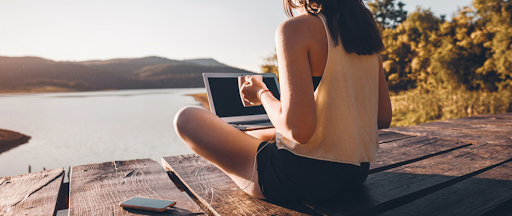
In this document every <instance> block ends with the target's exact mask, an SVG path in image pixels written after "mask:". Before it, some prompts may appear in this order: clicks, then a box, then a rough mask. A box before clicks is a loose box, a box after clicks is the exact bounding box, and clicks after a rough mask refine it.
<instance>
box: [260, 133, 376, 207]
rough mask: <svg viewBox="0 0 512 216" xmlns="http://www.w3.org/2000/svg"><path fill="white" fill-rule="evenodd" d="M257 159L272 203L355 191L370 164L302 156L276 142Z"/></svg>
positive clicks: (263, 187) (262, 186) (322, 198)
mask: <svg viewBox="0 0 512 216" xmlns="http://www.w3.org/2000/svg"><path fill="white" fill-rule="evenodd" d="M265 144H266V142H263V143H261V144H260V146H259V147H258V150H260V149H261V148H263V146H265ZM257 161H258V178H259V180H258V183H259V185H260V189H261V192H262V193H263V195H264V196H265V198H266V199H267V200H269V201H271V202H284V203H315V202H320V201H325V200H329V199H331V198H334V197H338V196H340V195H343V194H344V193H351V192H352V191H354V190H355V189H356V188H358V187H359V186H360V185H361V184H363V182H364V181H365V180H366V177H367V176H368V170H369V167H370V164H369V163H366V162H364V163H361V166H356V165H352V164H345V163H337V162H331V161H323V160H316V159H311V158H307V157H301V156H298V155H295V154H293V153H291V152H290V151H288V150H286V149H278V148H277V146H276V144H275V143H270V144H268V145H267V146H265V147H264V148H263V149H262V150H261V151H260V153H259V154H258V155H257Z"/></svg>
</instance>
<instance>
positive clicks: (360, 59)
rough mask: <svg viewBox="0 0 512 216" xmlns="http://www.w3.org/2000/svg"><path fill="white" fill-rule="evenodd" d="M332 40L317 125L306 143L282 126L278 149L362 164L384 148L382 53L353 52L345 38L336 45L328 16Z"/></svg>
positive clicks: (319, 95) (319, 92)
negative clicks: (380, 121)
mask: <svg viewBox="0 0 512 216" xmlns="http://www.w3.org/2000/svg"><path fill="white" fill-rule="evenodd" d="M319 17H320V18H321V19H322V22H323V23H324V27H325V30H326V33H327V40H328V43H329V51H328V56H327V63H326V65H325V70H324V73H323V75H322V80H321V81H320V84H319V86H318V88H317V89H316V91H315V93H314V94H315V103H316V115H317V126H316V130H315V133H314V135H313V137H312V138H311V139H310V140H309V141H308V143H307V144H298V143H295V142H294V141H292V140H289V139H287V138H286V137H284V136H283V135H281V134H280V133H279V131H278V132H277V135H276V144H277V146H278V148H279V149H287V150H289V151H290V152H292V153H294V154H296V155H299V156H304V157H308V158H314V159H319V160H327V161H334V162H340V163H348V164H354V165H357V166H359V165H360V164H361V162H373V161H374V160H375V153H376V151H377V150H378V148H379V138H378V134H377V130H378V128H377V113H378V102H379V97H378V95H379V59H378V56H377V54H374V55H357V54H348V53H347V52H346V51H345V48H344V47H343V44H342V43H341V41H340V42H339V45H338V46H337V47H335V46H334V43H333V41H332V37H331V36H330V33H329V29H328V27H327V25H326V20H325V17H324V16H323V15H322V14H319Z"/></svg>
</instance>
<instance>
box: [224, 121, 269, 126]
mask: <svg viewBox="0 0 512 216" xmlns="http://www.w3.org/2000/svg"><path fill="white" fill-rule="evenodd" d="M268 123H270V120H268V119H263V120H253V121H240V122H231V123H230V125H234V126H239V125H257V124H268Z"/></svg>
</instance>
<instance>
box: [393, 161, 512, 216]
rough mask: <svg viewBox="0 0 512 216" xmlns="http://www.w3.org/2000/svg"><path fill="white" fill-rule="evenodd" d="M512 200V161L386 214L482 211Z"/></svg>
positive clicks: (436, 213) (448, 213)
mask: <svg viewBox="0 0 512 216" xmlns="http://www.w3.org/2000/svg"><path fill="white" fill-rule="evenodd" d="M508 200H512V162H508V163H505V164H502V165H500V166H497V167H495V168H492V169H490V170H488V171H485V172H483V173H482V174H479V175H476V176H474V177H472V178H469V179H466V180H464V181H462V182H459V183H457V184H454V185H452V186H450V187H447V188H445V189H443V190H440V191H438V192H435V193H432V194H430V195H428V196H425V197H423V198H421V199H418V200H416V201H414V202H411V203H409V204H406V205H403V206H401V207H398V208H396V209H393V210H391V211H389V212H386V213H384V214H383V215H425V216H427V215H437V216H442V215H466V216H467V215H482V214H483V213H485V212H488V211H492V210H493V209H495V208H497V207H499V206H501V205H503V204H505V203H506V202H507V201H508ZM508 213H509V214H512V211H510V212H508ZM495 215H496V214H495ZM500 215H502V214H500Z"/></svg>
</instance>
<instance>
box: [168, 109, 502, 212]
mask: <svg viewBox="0 0 512 216" xmlns="http://www.w3.org/2000/svg"><path fill="white" fill-rule="evenodd" d="M511 126H512V114H510V113H509V114H503V115H486V116H479V117H470V118H465V119H458V120H448V121H441V122H433V123H428V124H423V125H417V126H411V127H401V128H390V129H389V130H381V131H379V138H380V143H381V148H380V150H379V153H378V155H377V161H376V163H374V164H372V165H371V173H372V174H371V175H370V176H369V178H368V180H367V182H366V183H365V184H364V185H363V187H362V188H360V190H359V191H358V192H357V193H355V194H351V195H348V196H346V197H340V198H339V199H338V200H333V201H332V202H330V203H323V204H316V205H309V206H293V207H292V209H294V210H291V209H290V207H288V209H287V208H286V207H275V208H274V209H268V208H269V207H272V206H268V205H272V204H270V203H267V204H268V205H267V204H264V203H263V204H262V202H263V201H261V200H258V199H254V198H251V197H249V196H247V195H245V194H243V193H242V192H241V191H237V192H238V194H236V195H231V193H232V192H227V191H223V190H216V189H214V195H213V201H212V205H211V208H210V209H211V211H212V212H213V213H214V214H216V213H219V214H221V215H225V214H229V215H235V214H236V215H240V214H279V215H288V214H291V215H294V214H311V215H375V214H383V213H385V214H386V215H439V214H441V213H442V214H444V215H478V214H482V213H486V214H489V215H493V214H496V213H498V214H512V207H510V206H507V205H510V204H512V184H511V182H512V179H511V177H510V176H512V171H511V170H512V169H511V168H512V165H511V164H512V139H511V137H512V127H511ZM404 132H405V133H404ZM402 133H404V134H402ZM415 136H418V137H415ZM163 163H164V164H165V166H166V168H167V169H168V170H171V171H172V172H174V174H175V175H176V176H178V177H179V178H180V179H181V181H184V182H186V183H182V184H184V187H185V188H187V190H189V193H191V194H192V195H193V196H196V197H197V199H198V200H199V202H201V203H203V204H204V205H205V208H206V207H208V203H209V202H210V201H211V198H212V194H211V187H212V186H214V187H217V188H232V187H236V185H235V184H234V183H233V182H232V181H231V180H230V179H229V177H227V176H226V175H225V174H224V173H223V172H222V171H220V170H219V169H218V168H216V167H215V166H214V165H213V164H211V163H209V162H207V161H205V160H204V159H202V158H200V157H198V156H196V155H186V156H177V157H166V158H163ZM226 182H227V183H226ZM480 194H481V196H479V195H480ZM272 210H273V211H272Z"/></svg>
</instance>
